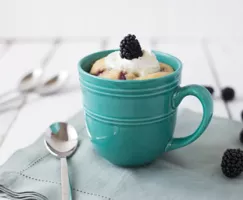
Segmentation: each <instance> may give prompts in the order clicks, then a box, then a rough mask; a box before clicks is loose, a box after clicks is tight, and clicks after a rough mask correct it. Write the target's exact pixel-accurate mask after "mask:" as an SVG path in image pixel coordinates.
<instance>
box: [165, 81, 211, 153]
mask: <svg viewBox="0 0 243 200" xmlns="http://www.w3.org/2000/svg"><path fill="white" fill-rule="evenodd" d="M190 95H192V96H195V97H196V98H197V99H199V101H200V102H201V104H202V107H203V117H202V121H201V123H200V124H199V126H198V128H197V129H196V131H195V132H194V133H193V134H191V135H189V136H186V137H180V138H172V140H171V141H170V143H169V144H168V145H167V147H166V149H165V151H166V152H168V151H171V150H174V149H178V148H181V147H184V146H187V145H189V144H191V143H192V142H194V141H195V140H196V139H197V138H199V137H200V136H201V135H202V133H203V132H204V131H205V129H206V128H207V127H208V125H209V122H210V121H211V119H212V116H213V100H212V96H211V94H210V93H209V91H208V90H207V89H206V88H205V87H203V86H200V85H188V86H185V87H181V88H179V90H177V91H176V92H175V94H174V96H173V98H172V107H173V108H174V109H176V108H177V107H178V106H179V105H180V103H181V101H182V100H183V99H184V98H185V97H186V96H190Z"/></svg>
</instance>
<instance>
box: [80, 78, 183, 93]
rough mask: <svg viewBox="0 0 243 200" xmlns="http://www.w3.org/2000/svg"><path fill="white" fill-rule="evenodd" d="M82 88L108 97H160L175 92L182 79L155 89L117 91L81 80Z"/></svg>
mask: <svg viewBox="0 0 243 200" xmlns="http://www.w3.org/2000/svg"><path fill="white" fill-rule="evenodd" d="M80 83H81V87H83V88H85V89H87V90H89V91H91V92H93V93H97V94H101V95H106V96H116V97H147V96H153V95H160V94H164V93H167V92H169V91H172V90H174V89H175V88H176V87H178V85H179V84H180V79H175V80H174V81H173V82H170V83H169V84H167V85H161V86H158V87H155V88H145V89H115V88H108V87H100V86H97V85H94V84H92V83H89V82H87V81H83V80H81V79H80Z"/></svg>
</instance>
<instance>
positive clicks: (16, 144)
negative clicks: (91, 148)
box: [0, 38, 243, 164]
mask: <svg viewBox="0 0 243 200" xmlns="http://www.w3.org/2000/svg"><path fill="white" fill-rule="evenodd" d="M119 40H120V38H110V39H107V40H104V39H103V38H100V39H97V38H93V39H92V38H89V40H87V39H85V40H84V39H82V38H80V39H79V38H76V39H75V40H69V39H68V38H66V39H65V38H64V39H62V40H60V42H59V43H56V42H55V41H56V40H55V39H54V40H51V39H46V40H45V39H43V40H29V41H28V42H26V41H21V40H16V41H10V43H9V41H5V40H2V41H1V44H0V68H1V70H2V72H1V73H0V80H1V84H0V93H4V92H7V91H9V90H11V89H13V88H15V87H16V84H17V82H18V80H19V78H20V77H21V76H22V75H23V74H25V73H26V71H28V70H31V69H33V68H35V67H38V66H42V67H43V68H44V69H45V73H46V75H47V76H49V75H52V74H53V73H55V72H58V71H59V70H61V69H66V70H68V71H69V73H70V75H71V77H70V81H69V82H68V85H67V87H69V88H71V89H69V92H66V93H60V94H56V95H53V96H48V97H38V96H37V95H33V94H31V95H29V96H28V100H27V103H26V104H25V105H23V106H22V107H20V108H14V109H12V110H10V111H8V112H4V113H0V136H1V142H0V143H1V146H0V164H3V163H4V162H5V161H6V160H7V159H8V158H9V156H11V155H12V153H14V152H15V151H16V150H17V149H20V148H23V147H26V146H27V145H29V144H31V143H32V142H34V141H35V140H36V138H37V137H38V136H39V135H40V134H42V132H43V131H44V130H45V129H46V127H48V125H49V124H51V123H52V122H54V121H59V120H66V119H68V118H69V117H70V116H72V115H73V114H74V113H76V112H78V111H79V110H80V109H81V108H82V98H81V92H80V90H79V82H78V73H77V62H78V61H79V59H80V58H82V57H83V56H85V55H87V54H89V53H91V52H94V51H98V50H101V49H109V48H117V47H118V46H119ZM140 40H141V44H142V45H143V46H144V47H147V48H152V49H157V50H160V51H164V52H167V53H171V54H173V55H175V56H177V57H179V58H180V59H181V60H182V62H183V63H184V69H183V76H182V78H183V80H182V85H185V84H191V83H197V84H202V85H211V86H212V87H213V88H214V89H215V96H214V114H215V115H216V116H222V117H225V118H232V119H234V120H238V121H240V120H241V119H240V112H241V110H242V109H243V90H242V77H241V76H242V75H241V72H242V67H243V61H242V59H241V53H242V50H243V43H242V42H240V41H234V42H232V41H230V40H229V41H230V42H228V43H227V42H226V43H223V44H222V43H219V42H217V41H213V40H210V38H204V39H202V40H193V41H191V40H187V39H181V38H180V39H177V38H173V39H165V38H156V39H155V38H153V39H150V38H141V39H140ZM225 86H231V87H233V88H234V89H235V91H236V99H235V100H234V101H232V102H230V103H228V105H226V104H225V103H224V102H223V101H222V100H221V99H220V90H221V88H223V87H225ZM183 107H186V108H190V109H193V110H195V111H198V112H201V111H202V109H201V106H200V104H199V102H198V101H197V100H195V99H194V98H192V97H188V98H187V99H185V100H184V101H183V102H182V104H181V108H183Z"/></svg>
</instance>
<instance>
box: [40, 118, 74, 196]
mask: <svg viewBox="0 0 243 200" xmlns="http://www.w3.org/2000/svg"><path fill="white" fill-rule="evenodd" d="M44 144H45V146H46V148H47V150H48V151H49V152H50V153H51V154H52V155H54V156H56V157H58V158H60V159H61V182H62V200H70V199H72V192H71V186H70V182H69V176H68V165H67V159H66V158H67V157H69V156H71V155H72V154H73V153H74V152H75V150H76V149H77V146H78V134H77V131H76V130H75V128H74V127H73V126H71V125H70V124H67V123H64V122H57V123H53V124H52V125H50V126H49V128H48V129H47V130H46V132H45V137H44Z"/></svg>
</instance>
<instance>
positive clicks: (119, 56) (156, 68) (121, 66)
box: [90, 34, 174, 80]
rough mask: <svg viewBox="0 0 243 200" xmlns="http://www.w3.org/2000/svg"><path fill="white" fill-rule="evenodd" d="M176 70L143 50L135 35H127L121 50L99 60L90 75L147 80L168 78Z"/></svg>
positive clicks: (114, 78)
mask: <svg viewBox="0 0 243 200" xmlns="http://www.w3.org/2000/svg"><path fill="white" fill-rule="evenodd" d="M173 72H174V69H173V68H172V67H171V66H170V65H168V64H166V63H162V62H159V61H158V60H157V58H156V56H155V55H154V54H153V53H152V52H151V51H148V50H145V49H142V48H141V46H140V44H139V41H138V40H137V39H136V36H135V35H131V34H129V35H127V36H126V37H124V38H123V40H122V41H121V42H120V49H119V50H117V51H114V52H112V53H110V54H108V55H107V56H105V57H103V58H100V59H99V60H97V61H96V62H95V63H94V64H93V65H92V68H91V70H90V74H92V75H94V76H99V77H101V78H106V79H113V80H145V79H153V78H159V77H163V76H166V75H168V74H171V73H173Z"/></svg>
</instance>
